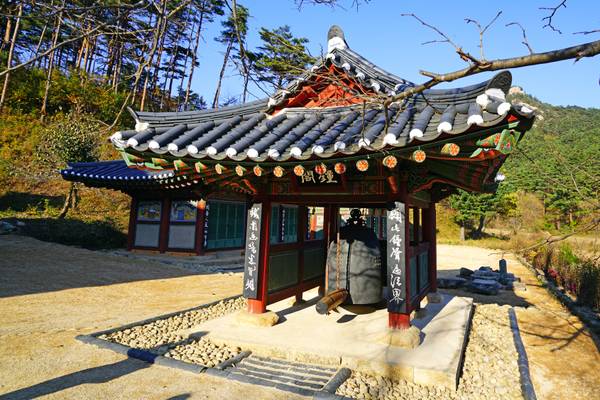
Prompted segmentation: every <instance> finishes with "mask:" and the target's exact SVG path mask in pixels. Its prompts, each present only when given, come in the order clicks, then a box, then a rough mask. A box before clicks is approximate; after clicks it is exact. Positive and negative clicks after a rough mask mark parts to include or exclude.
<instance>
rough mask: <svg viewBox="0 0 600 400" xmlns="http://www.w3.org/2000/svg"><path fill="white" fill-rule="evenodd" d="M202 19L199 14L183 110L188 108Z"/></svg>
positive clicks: (201, 15)
mask: <svg viewBox="0 0 600 400" xmlns="http://www.w3.org/2000/svg"><path fill="white" fill-rule="evenodd" d="M203 19H204V12H202V13H200V20H199V21H198V31H197V32H196V43H194V51H193V52H192V64H191V65H190V75H189V76H188V82H187V88H186V89H185V100H184V102H183V108H184V109H185V110H187V107H188V104H189V101H190V91H191V87H192V78H193V77H194V70H195V69H196V63H197V62H198V45H199V44H200V37H201V36H202V22H203ZM182 82H183V81H182Z"/></svg>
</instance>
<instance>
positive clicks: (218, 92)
mask: <svg viewBox="0 0 600 400" xmlns="http://www.w3.org/2000/svg"><path fill="white" fill-rule="evenodd" d="M232 47H233V40H231V41H230V42H229V44H228V45H227V50H225V57H223V66H222V67H221V73H220V74H219V80H218V81H217V90H215V98H214V99H213V103H212V108H219V96H220V95H221V83H222V82H223V76H225V70H226V69H227V62H228V61H229V53H231V48H232Z"/></svg>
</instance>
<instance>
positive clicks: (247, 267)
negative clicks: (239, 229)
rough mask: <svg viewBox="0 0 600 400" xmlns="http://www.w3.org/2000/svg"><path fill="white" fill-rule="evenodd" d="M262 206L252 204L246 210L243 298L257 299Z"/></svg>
mask: <svg viewBox="0 0 600 400" xmlns="http://www.w3.org/2000/svg"><path fill="white" fill-rule="evenodd" d="M261 213H262V204H261V203H257V204H253V205H252V207H250V209H248V219H247V222H246V252H245V260H244V297H245V298H247V299H256V298H257V297H258V281H259V279H258V264H259V262H258V260H259V253H260V252H259V249H260V222H261V219H260V217H261Z"/></svg>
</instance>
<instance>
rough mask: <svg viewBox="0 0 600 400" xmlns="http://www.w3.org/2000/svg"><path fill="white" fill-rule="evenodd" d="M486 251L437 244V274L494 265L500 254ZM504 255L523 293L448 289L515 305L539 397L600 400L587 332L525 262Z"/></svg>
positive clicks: (598, 367) (599, 370) (597, 363)
mask: <svg viewBox="0 0 600 400" xmlns="http://www.w3.org/2000/svg"><path fill="white" fill-rule="evenodd" d="M491 253H494V251H493V250H488V249H482V248H477V247H469V246H451V245H439V246H438V255H439V256H438V257H439V262H438V264H439V265H440V267H439V269H440V271H439V273H438V274H439V276H442V275H447V276H453V275H455V274H456V273H457V271H458V269H459V268H460V267H468V268H476V267H479V266H482V265H489V266H492V267H493V268H497V267H498V260H499V259H500V258H501V254H497V253H496V254H491ZM505 258H506V260H507V262H508V270H509V272H512V273H514V274H515V275H516V276H518V277H520V278H521V280H522V281H523V282H525V283H526V284H527V291H524V292H514V293H510V292H505V293H503V294H502V295H501V296H499V297H496V296H494V297H488V296H484V295H479V296H478V295H475V296H474V295H472V294H467V293H461V292H458V291H450V290H449V291H448V292H453V293H456V294H461V295H465V296H470V297H474V299H475V301H476V302H481V303H490V302H492V303H500V304H510V305H514V306H520V307H518V308H516V313H517V319H518V323H519V329H520V331H521V337H522V339H523V343H524V345H525V348H526V351H527V357H528V359H529V367H530V372H531V378H532V381H533V384H534V387H535V391H536V394H537V397H538V399H548V400H554V399H556V400H562V399H600V353H599V349H598V347H597V346H596V344H595V343H594V341H593V340H592V337H591V335H590V333H589V331H587V330H586V329H585V328H584V327H583V325H582V324H581V322H580V321H579V319H578V318H577V317H575V316H573V315H572V314H570V313H569V312H568V311H567V310H566V308H564V307H563V306H562V305H561V304H560V302H558V301H557V300H556V299H555V298H554V297H552V296H551V295H550V294H549V293H548V292H547V291H546V289H544V288H543V287H541V285H540V283H539V282H538V281H537V279H536V278H535V277H534V276H533V274H532V273H531V272H530V271H529V270H528V269H527V268H526V267H525V266H523V265H522V264H521V263H519V262H518V261H517V260H516V259H515V258H514V257H512V256H506V257H505ZM521 307H526V308H521ZM506 340H512V338H507V339H506Z"/></svg>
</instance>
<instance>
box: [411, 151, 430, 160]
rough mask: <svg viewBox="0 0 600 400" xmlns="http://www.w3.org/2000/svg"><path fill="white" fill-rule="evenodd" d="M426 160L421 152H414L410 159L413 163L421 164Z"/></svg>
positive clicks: (425, 156)
mask: <svg viewBox="0 0 600 400" xmlns="http://www.w3.org/2000/svg"><path fill="white" fill-rule="evenodd" d="M426 158H427V154H425V152H424V151H423V150H415V151H414V152H413V153H412V156H411V159H412V160H413V161H414V162H418V163H422V162H423V161H425V159H426Z"/></svg>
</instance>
